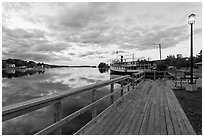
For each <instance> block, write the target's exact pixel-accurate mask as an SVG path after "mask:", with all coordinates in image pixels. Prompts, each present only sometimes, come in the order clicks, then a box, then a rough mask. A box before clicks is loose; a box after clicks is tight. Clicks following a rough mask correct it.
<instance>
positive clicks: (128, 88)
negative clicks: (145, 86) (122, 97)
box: [127, 79, 130, 91]
mask: <svg viewBox="0 0 204 137" xmlns="http://www.w3.org/2000/svg"><path fill="white" fill-rule="evenodd" d="M127 83H128V84H130V79H128V82H127ZM127 91H130V85H128V87H127Z"/></svg>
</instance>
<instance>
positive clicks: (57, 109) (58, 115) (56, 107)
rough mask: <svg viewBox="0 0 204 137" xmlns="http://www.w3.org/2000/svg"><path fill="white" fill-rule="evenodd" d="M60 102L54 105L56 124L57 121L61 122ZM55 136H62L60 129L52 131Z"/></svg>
mask: <svg viewBox="0 0 204 137" xmlns="http://www.w3.org/2000/svg"><path fill="white" fill-rule="evenodd" d="M61 114H62V113H61V101H60V102H58V103H56V104H54V123H56V122H57V121H60V120H61V117H62V116H61ZM54 134H55V135H61V134H62V128H59V129H57V130H55V131H54Z"/></svg>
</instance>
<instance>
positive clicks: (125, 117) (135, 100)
mask: <svg viewBox="0 0 204 137" xmlns="http://www.w3.org/2000/svg"><path fill="white" fill-rule="evenodd" d="M147 87H148V85H147ZM147 87H146V86H145V87H144V88H143V89H141V91H142V92H141V93H142V94H140V95H141V97H138V98H133V99H132V100H131V104H130V105H129V107H127V109H126V110H127V111H123V112H122V113H121V116H122V118H121V119H120V120H119V122H118V123H116V124H115V125H116V126H112V127H111V128H110V129H109V131H108V132H106V134H114V132H116V131H117V130H119V131H120V128H122V126H123V124H124V122H126V120H128V118H129V115H131V114H132V113H134V110H135V109H134V107H136V106H137V104H139V103H140V102H141V100H139V99H143V95H144V94H145V91H146V90H145V89H146V88H147ZM136 92H137V91H136ZM136 111H137V110H136ZM119 131H117V132H119Z"/></svg>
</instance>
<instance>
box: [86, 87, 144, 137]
mask: <svg viewBox="0 0 204 137" xmlns="http://www.w3.org/2000/svg"><path fill="white" fill-rule="evenodd" d="M140 87H142V86H141V85H140ZM134 94H142V93H141V92H137V91H134V93H133V95H132V96H131V98H133V97H137V95H136V96H135V95H134ZM130 103H131V99H130V100H128V102H126V104H122V105H121V106H120V107H119V108H116V109H115V110H114V111H113V114H111V115H110V116H109V117H108V118H107V119H105V120H104V121H102V122H101V123H100V125H99V126H94V128H93V129H91V130H92V132H90V133H91V134H98V135H101V134H105V133H107V130H109V128H110V127H112V125H114V124H115V123H114V121H117V119H118V117H119V116H120V115H121V113H122V112H124V111H126V110H127V109H128V107H127V106H128V105H129V104H130ZM111 121H112V122H111ZM107 123H109V124H108V125H106V124H107ZM104 125H106V126H104Z"/></svg>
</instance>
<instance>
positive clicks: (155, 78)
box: [154, 71, 156, 80]
mask: <svg viewBox="0 0 204 137" xmlns="http://www.w3.org/2000/svg"><path fill="white" fill-rule="evenodd" d="M154 80H156V71H154Z"/></svg>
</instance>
